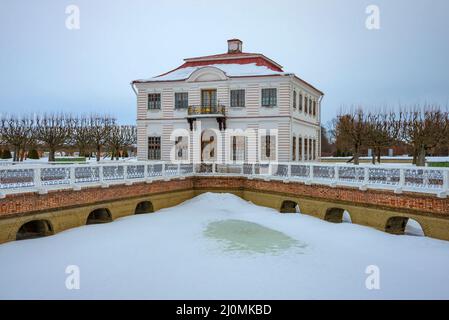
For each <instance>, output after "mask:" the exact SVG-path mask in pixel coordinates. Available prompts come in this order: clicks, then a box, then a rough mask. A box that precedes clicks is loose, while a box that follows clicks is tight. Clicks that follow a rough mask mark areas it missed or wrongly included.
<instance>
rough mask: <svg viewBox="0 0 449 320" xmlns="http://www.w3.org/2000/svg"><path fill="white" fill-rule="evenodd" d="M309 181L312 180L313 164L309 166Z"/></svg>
mask: <svg viewBox="0 0 449 320" xmlns="http://www.w3.org/2000/svg"><path fill="white" fill-rule="evenodd" d="M309 179H310V181H312V180H313V164H311V165H309Z"/></svg>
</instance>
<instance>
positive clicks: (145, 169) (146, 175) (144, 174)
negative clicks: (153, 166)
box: [143, 163, 148, 179]
mask: <svg viewBox="0 0 449 320" xmlns="http://www.w3.org/2000/svg"><path fill="white" fill-rule="evenodd" d="M143 178H144V179H146V178H148V164H147V163H145V164H144V165H143Z"/></svg>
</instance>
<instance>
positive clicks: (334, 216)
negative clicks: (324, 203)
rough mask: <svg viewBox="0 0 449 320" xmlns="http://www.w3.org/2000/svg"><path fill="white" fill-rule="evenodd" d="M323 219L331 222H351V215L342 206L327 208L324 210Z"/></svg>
mask: <svg viewBox="0 0 449 320" xmlns="http://www.w3.org/2000/svg"><path fill="white" fill-rule="evenodd" d="M324 220H326V221H328V222H332V223H342V222H347V223H352V219H351V215H350V214H349V212H348V211H346V210H345V209H342V208H329V209H327V210H326V214H325V215H324Z"/></svg>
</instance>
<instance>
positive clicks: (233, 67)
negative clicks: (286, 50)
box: [137, 63, 289, 82]
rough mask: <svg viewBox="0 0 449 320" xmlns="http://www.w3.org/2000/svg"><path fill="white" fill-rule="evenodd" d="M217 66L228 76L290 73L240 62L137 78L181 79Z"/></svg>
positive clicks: (182, 69)
mask: <svg viewBox="0 0 449 320" xmlns="http://www.w3.org/2000/svg"><path fill="white" fill-rule="evenodd" d="M207 67H215V68H218V69H220V70H222V71H223V72H224V73H225V74H226V75H227V76H228V77H251V76H273V75H287V74H289V73H286V72H279V71H274V70H272V69H270V68H268V67H266V66H258V65H257V64H256V63H248V64H238V63H235V64H234V63H227V64H210V65H205V66H198V67H185V68H180V69H176V70H174V71H172V72H169V73H166V74H164V75H161V76H157V77H153V78H150V79H142V80H137V81H138V82H153V81H180V80H185V79H187V78H189V77H190V75H191V74H192V73H193V72H195V71H196V70H198V69H202V68H207Z"/></svg>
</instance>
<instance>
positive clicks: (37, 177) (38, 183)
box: [33, 168, 42, 189]
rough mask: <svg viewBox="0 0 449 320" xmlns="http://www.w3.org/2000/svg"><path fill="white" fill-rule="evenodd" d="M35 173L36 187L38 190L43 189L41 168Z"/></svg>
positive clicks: (34, 171) (35, 170)
mask: <svg viewBox="0 0 449 320" xmlns="http://www.w3.org/2000/svg"><path fill="white" fill-rule="evenodd" d="M33 173H34V174H33V182H34V186H35V187H36V188H38V189H40V188H42V180H41V168H35V169H34V170H33Z"/></svg>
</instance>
